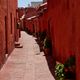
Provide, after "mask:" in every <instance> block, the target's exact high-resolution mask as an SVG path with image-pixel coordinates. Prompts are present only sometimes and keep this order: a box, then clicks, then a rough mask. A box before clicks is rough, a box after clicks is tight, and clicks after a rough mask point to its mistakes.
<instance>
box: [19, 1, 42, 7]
mask: <svg viewBox="0 0 80 80" xmlns="http://www.w3.org/2000/svg"><path fill="white" fill-rule="evenodd" d="M31 1H42V0H18V7H26V6H28V4H30V2H31Z"/></svg>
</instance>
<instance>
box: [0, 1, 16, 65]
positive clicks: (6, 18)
mask: <svg viewBox="0 0 80 80" xmlns="http://www.w3.org/2000/svg"><path fill="white" fill-rule="evenodd" d="M13 3H14V4H13ZM16 9H17V0H12V1H11V0H0V65H3V63H4V61H5V58H6V54H10V53H11V52H12V50H13V48H14V42H15V32H14V31H15V24H16Z"/></svg>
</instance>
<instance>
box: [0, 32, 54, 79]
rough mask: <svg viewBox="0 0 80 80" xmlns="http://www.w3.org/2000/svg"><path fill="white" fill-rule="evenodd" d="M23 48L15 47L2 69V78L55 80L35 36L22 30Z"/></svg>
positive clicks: (0, 72)
mask: <svg viewBox="0 0 80 80" xmlns="http://www.w3.org/2000/svg"><path fill="white" fill-rule="evenodd" d="M21 35H22V37H21V39H20V42H21V43H22V44H23V48H20V49H18V48H15V49H14V51H13V52H12V53H11V55H10V57H9V58H8V60H7V61H6V63H5V65H4V66H3V68H2V69H1V71H0V80H55V79H54V77H53V75H52V74H51V72H50V70H49V68H48V64H47V61H46V58H45V56H43V55H44V54H43V52H40V51H39V46H38V45H37V43H36V41H35V38H34V37H32V36H30V35H28V34H26V33H25V32H21Z"/></svg>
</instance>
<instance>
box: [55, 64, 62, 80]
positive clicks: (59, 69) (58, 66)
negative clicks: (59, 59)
mask: <svg viewBox="0 0 80 80" xmlns="http://www.w3.org/2000/svg"><path fill="white" fill-rule="evenodd" d="M55 76H56V79H57V80H64V65H63V64H61V63H59V64H56V66H55Z"/></svg>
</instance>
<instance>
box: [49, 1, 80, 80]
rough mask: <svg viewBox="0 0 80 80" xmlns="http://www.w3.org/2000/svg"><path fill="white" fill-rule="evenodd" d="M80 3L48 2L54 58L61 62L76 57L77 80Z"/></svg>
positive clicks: (78, 79) (79, 75)
mask: <svg viewBox="0 0 80 80" xmlns="http://www.w3.org/2000/svg"><path fill="white" fill-rule="evenodd" d="M79 3H80V1H79V0H54V1H52V0H48V17H50V18H51V21H50V23H51V26H50V27H51V29H50V30H51V36H52V46H53V56H55V59H56V60H58V61H60V62H62V63H63V62H65V60H66V59H67V58H68V57H69V56H70V55H73V54H74V55H75V57H76V80H80V44H79V43H80V35H79V34H80V5H79Z"/></svg>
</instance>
